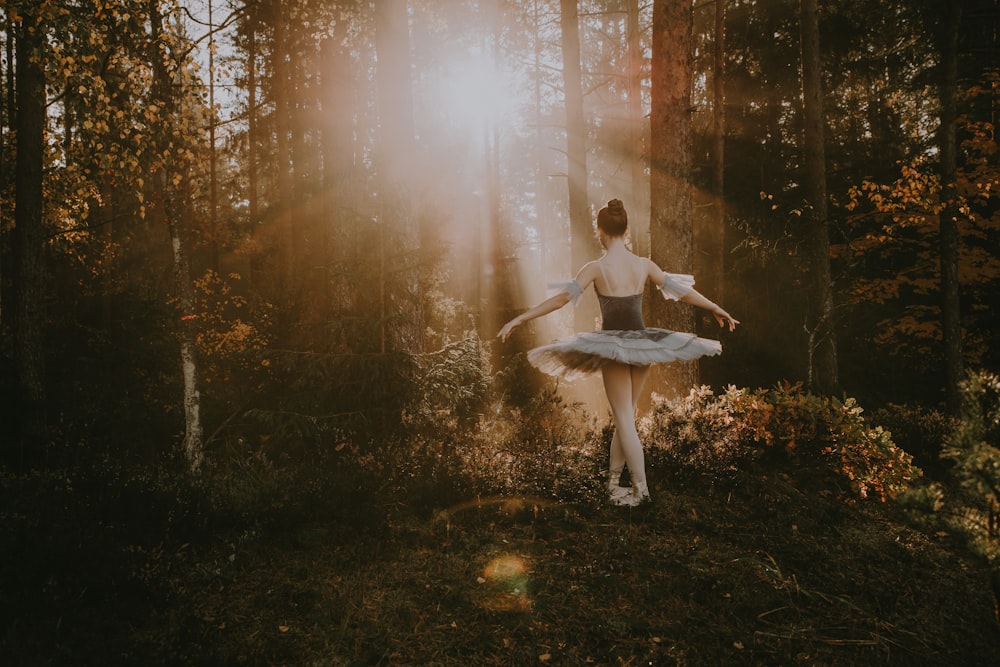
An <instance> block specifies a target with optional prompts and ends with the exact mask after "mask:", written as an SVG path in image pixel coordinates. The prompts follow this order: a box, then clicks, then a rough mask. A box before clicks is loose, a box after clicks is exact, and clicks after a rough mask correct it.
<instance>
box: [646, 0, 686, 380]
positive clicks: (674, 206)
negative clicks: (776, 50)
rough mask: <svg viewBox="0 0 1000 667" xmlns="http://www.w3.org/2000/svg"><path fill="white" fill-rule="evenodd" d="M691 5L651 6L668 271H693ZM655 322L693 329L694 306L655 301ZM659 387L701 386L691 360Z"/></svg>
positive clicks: (653, 153)
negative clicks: (698, 384)
mask: <svg viewBox="0 0 1000 667" xmlns="http://www.w3.org/2000/svg"><path fill="white" fill-rule="evenodd" d="M692 26H693V14H692V4H691V2H690V0H655V1H654V2H653V56H652V72H651V80H650V85H651V88H650V96H651V100H650V104H651V106H650V145H649V151H650V192H649V197H650V217H649V220H650V250H651V253H650V254H651V257H652V259H653V261H654V262H656V263H657V264H659V265H660V266H661V267H662V268H663V270H664V271H668V272H670V273H692V272H693V268H694V227H693V224H694V223H693V213H694V211H693V208H694V206H693V199H692V187H691V181H690V179H691V166H692V155H691V151H692V149H691V137H692V135H691V85H692V73H691V69H692V37H691V31H692ZM650 312H651V315H652V320H653V324H655V325H656V326H662V327H664V328H667V329H673V330H676V331H694V326H695V318H694V312H693V310H692V308H691V306H688V305H686V304H681V303H678V302H669V303H668V302H664V301H663V300H662V299H654V300H652V302H651V304H650ZM658 378H659V381H658V386H660V387H661V389H662V390H663V391H664V392H666V393H672V394H681V393H685V392H687V390H688V389H689V388H690V387H692V386H694V385H696V384H697V383H698V366H697V364H696V363H695V362H693V361H684V362H675V363H672V364H666V365H664V366H663V367H662V368H661V369H660V370H659V376H658Z"/></svg>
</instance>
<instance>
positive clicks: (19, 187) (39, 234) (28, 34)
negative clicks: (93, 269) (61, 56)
mask: <svg viewBox="0 0 1000 667" xmlns="http://www.w3.org/2000/svg"><path fill="white" fill-rule="evenodd" d="M22 12H23V19H22V24H21V29H20V30H19V31H18V33H17V36H16V39H17V46H16V55H15V60H16V68H17V73H16V84H17V86H16V114H15V116H14V119H13V127H14V130H15V132H16V137H17V156H16V158H15V163H14V201H15V209H14V231H13V233H12V234H11V246H12V248H13V267H12V282H13V284H14V294H13V301H14V308H13V310H14V317H13V327H12V328H13V334H14V365H15V371H16V374H17V390H18V393H17V399H16V400H17V401H18V403H19V409H18V410H17V412H16V413H15V414H17V415H18V416H19V418H20V424H19V426H20V428H19V436H20V438H19V439H20V443H21V451H20V453H19V454H20V457H21V458H22V459H23V457H24V456H25V455H28V456H31V457H32V458H33V457H34V456H36V455H37V454H38V452H36V451H25V447H28V448H36V447H39V446H40V444H41V441H42V440H43V439H44V437H45V432H46V418H45V397H46V392H45V378H44V375H45V354H44V350H45V341H44V333H45V332H44V324H43V319H44V318H43V310H42V304H43V303H44V284H45V283H44V277H43V271H42V249H43V245H44V233H43V230H42V219H43V218H42V210H43V201H44V198H43V194H42V165H43V156H44V153H45V118H46V112H45V70H44V69H43V65H42V62H40V58H42V50H43V49H44V48H45V40H46V37H45V33H44V31H43V28H42V26H41V25H40V22H39V21H38V20H37V17H36V16H34V15H32V11H31V10H30V9H28V8H27V7H23V8H22Z"/></svg>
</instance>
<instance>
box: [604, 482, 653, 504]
mask: <svg viewBox="0 0 1000 667" xmlns="http://www.w3.org/2000/svg"><path fill="white" fill-rule="evenodd" d="M622 488H624V487H622ZM650 501H651V498H650V497H649V487H648V486H647V485H646V482H632V487H631V488H630V489H628V493H627V494H625V495H623V496H621V497H620V498H616V497H614V496H612V497H611V504H612V505H618V506H619V507H638V506H640V505H644V504H646V503H648V502H650Z"/></svg>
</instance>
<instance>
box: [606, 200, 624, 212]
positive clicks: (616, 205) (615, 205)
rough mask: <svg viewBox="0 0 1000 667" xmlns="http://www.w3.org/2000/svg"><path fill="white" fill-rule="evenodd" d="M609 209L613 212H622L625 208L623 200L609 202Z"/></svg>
mask: <svg viewBox="0 0 1000 667" xmlns="http://www.w3.org/2000/svg"><path fill="white" fill-rule="evenodd" d="M608 208H609V209H610V210H612V211H620V210H622V209H623V208H625V207H624V206H623V205H622V200H621V199H612V200H611V201H609V202H608Z"/></svg>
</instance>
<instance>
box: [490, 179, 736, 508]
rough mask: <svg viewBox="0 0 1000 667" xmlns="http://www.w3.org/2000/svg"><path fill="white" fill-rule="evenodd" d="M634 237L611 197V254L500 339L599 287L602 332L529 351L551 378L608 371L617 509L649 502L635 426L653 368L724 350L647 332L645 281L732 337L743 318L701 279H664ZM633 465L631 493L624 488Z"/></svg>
mask: <svg viewBox="0 0 1000 667" xmlns="http://www.w3.org/2000/svg"><path fill="white" fill-rule="evenodd" d="M627 231H628V214H627V213H626V211H625V207H624V206H623V205H622V202H621V201H620V200H618V199H612V200H611V201H609V202H608V205H607V206H606V207H604V208H602V209H601V210H600V212H598V214H597V238H598V239H599V240H600V242H601V245H602V246H603V247H604V250H605V252H604V256H603V257H601V258H600V259H597V260H594V261H591V262H588V263H587V264H585V265H584V266H583V268H581V269H580V271H579V273H577V275H576V279H575V280H570V281H567V282H560V283H554V284H553V285H551V287H555V288H556V290H557V292H556V294H554V295H553V296H551V297H549V298H548V299H546V300H545V301H543V302H541V303H539V304H538V305H536V306H535V307H533V308H530V309H529V310H527V311H525V312H524V313H521V314H520V315H518V316H517V317H515V318H513V319H512V320H511V321H509V322H507V324H505V325H504V326H503V328H501V329H500V332H499V333H498V334H497V336H498V337H499V338H500V340H501V341H506V340H507V338H508V337H510V335H511V333H512V332H513V331H514V330H515V329H516V328H517V327H519V326H521V325H522V324H524V323H525V322H528V321H530V320H533V319H535V318H537V317H541V316H543V315H547V314H549V313H551V312H553V311H556V310H559V309H560V308H562V307H563V306H565V305H566V304H567V303H573V304H574V305H575V304H577V303H578V302H579V300H580V297H581V296H582V295H583V292H584V290H586V289H587V287H589V286H590V284H591V283H593V285H594V291H595V292H596V293H597V298H598V302H599V304H600V308H601V329H600V330H599V331H592V332H586V333H579V334H576V335H575V336H571V337H569V338H564V339H561V340H557V341H555V342H554V343H551V344H549V345H543V346H541V347H537V348H534V349H532V350H530V351H529V352H528V361H529V362H530V363H531V364H532V365H533V366H535V367H536V368H538V369H539V370H541V371H543V372H545V373H547V374H549V375H552V376H555V377H561V378H565V379H567V380H572V379H574V378H578V377H580V376H582V375H586V374H589V373H594V372H596V371H600V372H601V375H602V378H603V380H604V391H605V394H606V395H607V399H608V403H609V404H610V406H611V414H612V420H613V421H614V426H615V433H614V437H613V438H612V440H611V451H610V455H609V462H608V479H607V489H608V495H609V499H610V501H611V503H612V504H614V505H623V506H637V505H640V504H642V503H644V502H646V501H648V500H649V499H650V496H649V487H648V484H647V482H646V469H645V459H644V455H643V449H642V443H641V442H640V441H639V433H638V431H637V429H636V423H635V413H636V407H637V404H638V401H639V395H640V394H641V392H642V385H643V383H644V382H645V380H646V376H647V375H648V372H649V367H650V365H652V364H655V363H667V362H671V361H688V360H691V359H697V358H699V357H703V356H712V355H717V354H719V353H721V352H722V345H721V344H720V343H719V341H717V340H710V339H707V338H700V337H698V336H696V335H695V334H693V333H685V332H679V331H670V330H668V329H659V328H655V327H647V326H646V325H645V324H644V322H643V320H642V297H643V292H644V290H645V286H646V281H647V280H648V281H651V282H652V283H653V284H654V285H655V286H656V288H657V289H659V290H660V292H661V293H662V294H663V296H664V298H667V299H673V300H678V301H683V302H685V303H689V304H691V305H693V306H697V307H699V308H704V309H705V310H708V311H710V312H711V313H712V315H713V316H714V317H715V319H716V321H717V322H718V323H719V326H720V327H725V326H728V327H729V330H730V331H733V330H735V329H736V325H737V324H739V320H736V319H734V318H733V317H732V316H731V315H730V314H729V313H727V312H726V311H725V310H724V309H723V308H721V307H720V306H718V305H717V304H715V303H713V302H712V301H710V300H709V299H707V298H705V297H704V296H702V295H701V294H700V293H699V292H698V291H697V290H695V289H694V277H692V276H689V275H682V274H675V273H665V272H664V271H663V270H662V269H660V267H658V266H657V265H656V264H655V263H654V262H653V261H652V260H650V259H648V258H645V257H640V256H638V255H636V254H634V253H632V251H630V250H629V249H628V247H627V246H626V244H625V235H626V233H627ZM626 465H627V466H628V469H629V476H630V478H631V480H632V485H631V487H624V486H621V483H620V482H621V474H622V470H623V469H624V467H625V466H626Z"/></svg>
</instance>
